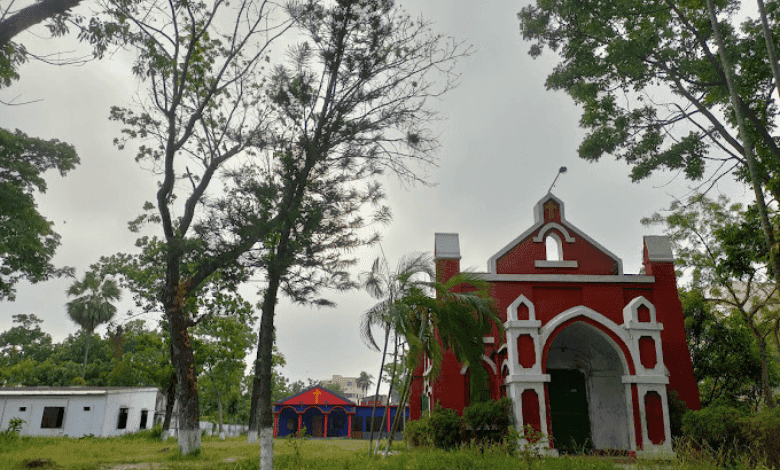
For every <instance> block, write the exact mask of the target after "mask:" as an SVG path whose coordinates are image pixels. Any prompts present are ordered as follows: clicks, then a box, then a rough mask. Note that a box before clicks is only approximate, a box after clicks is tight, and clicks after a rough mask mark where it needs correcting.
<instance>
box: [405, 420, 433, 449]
mask: <svg viewBox="0 0 780 470" xmlns="http://www.w3.org/2000/svg"><path fill="white" fill-rule="evenodd" d="M404 441H406V443H407V444H408V445H410V446H412V447H422V446H431V447H432V446H433V428H432V427H431V417H430V415H429V414H425V415H423V416H421V417H420V419H417V420H414V421H409V422H408V423H406V425H405V426H404Z"/></svg>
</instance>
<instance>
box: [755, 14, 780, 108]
mask: <svg viewBox="0 0 780 470" xmlns="http://www.w3.org/2000/svg"><path fill="white" fill-rule="evenodd" d="M757 1H758V13H759V16H760V17H761V28H762V29H763V30H764V41H765V42H766V52H767V59H768V60H769V65H770V66H771V67H772V77H773V78H774V79H775V88H777V94H778V98H780V66H778V63H777V56H776V55H775V41H774V40H773V39H772V30H771V29H769V22H768V21H767V19H766V9H765V8H764V0H757Z"/></svg>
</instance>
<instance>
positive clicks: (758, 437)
mask: <svg viewBox="0 0 780 470" xmlns="http://www.w3.org/2000/svg"><path fill="white" fill-rule="evenodd" d="M739 423H740V425H741V431H742V437H743V438H744V439H745V440H746V441H747V442H750V446H751V449H752V450H753V452H752V453H753V454H754V455H755V457H757V458H759V459H761V458H763V459H765V460H766V465H767V466H769V467H770V468H775V469H780V409H779V408H775V409H773V410H764V411H762V412H760V413H756V414H753V415H750V416H746V417H744V418H742V419H741V420H739Z"/></svg>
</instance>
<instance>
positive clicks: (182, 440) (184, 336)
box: [168, 298, 201, 455]
mask: <svg viewBox="0 0 780 470" xmlns="http://www.w3.org/2000/svg"><path fill="white" fill-rule="evenodd" d="M179 300H182V299H180V298H177V299H176V301H175V303H174V306H173V308H171V309H170V310H171V311H170V312H168V319H169V322H168V323H169V325H170V330H171V345H172V348H173V353H174V354H173V367H174V369H175V370H176V378H177V384H176V392H177V393H176V394H177V398H178V401H179V419H178V428H179V432H178V434H179V451H180V452H181V453H182V455H187V454H191V453H193V452H197V451H198V450H200V447H201V436H200V410H199V408H198V375H197V374H196V373H195V358H194V357H193V353H192V344H191V342H190V334H189V330H188V325H187V322H186V316H185V314H184V312H183V311H182V306H181V304H180V303H179V302H178V301H179Z"/></svg>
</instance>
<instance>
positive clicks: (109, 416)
mask: <svg viewBox="0 0 780 470" xmlns="http://www.w3.org/2000/svg"><path fill="white" fill-rule="evenodd" d="M156 396H157V390H156V389H141V390H139V389H136V390H133V391H116V390H108V391H103V393H101V394H94V395H90V394H80V395H66V394H64V393H63V394H60V395H17V396H0V429H2V430H5V429H8V424H9V422H10V421H11V419H14V418H21V419H23V420H24V421H25V423H24V424H23V425H22V435H24V436H48V437H55V436H68V437H82V436H85V435H88V434H93V435H95V436H98V437H110V436H117V435H121V434H125V433H129V432H137V431H139V430H140V422H141V411H142V410H147V421H146V428H147V429H148V428H151V427H152V424H153V420H154V406H155V400H156ZM46 407H62V408H64V413H63V418H62V426H60V427H59V428H41V421H42V418H43V412H44V409H45V408H46ZM121 408H127V410H128V414H127V424H126V427H125V429H117V424H118V421H119V412H120V409H121Z"/></svg>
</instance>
